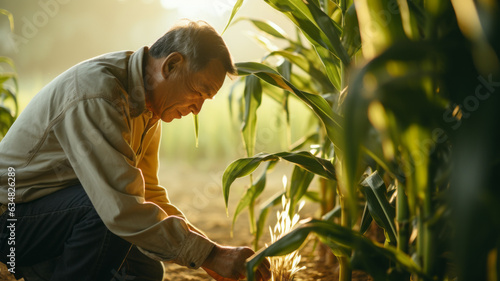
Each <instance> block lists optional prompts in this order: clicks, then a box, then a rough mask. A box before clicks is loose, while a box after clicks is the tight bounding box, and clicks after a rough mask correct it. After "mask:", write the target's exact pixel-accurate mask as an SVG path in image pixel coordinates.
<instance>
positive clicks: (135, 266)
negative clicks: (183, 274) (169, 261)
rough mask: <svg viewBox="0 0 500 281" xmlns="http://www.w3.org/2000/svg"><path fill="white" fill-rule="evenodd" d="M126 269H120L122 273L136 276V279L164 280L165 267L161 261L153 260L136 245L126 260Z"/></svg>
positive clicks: (137, 280)
mask: <svg viewBox="0 0 500 281" xmlns="http://www.w3.org/2000/svg"><path fill="white" fill-rule="evenodd" d="M124 266H126V269H122V270H120V271H121V272H122V274H126V275H127V276H130V277H135V278H134V281H162V280H163V276H164V272H165V268H164V267H163V264H162V263H161V262H160V261H156V260H153V259H151V258H149V257H147V256H146V255H144V254H143V253H142V252H141V251H140V250H139V249H137V247H136V246H135V245H134V246H133V247H132V248H131V249H130V252H129V254H128V255H127V258H126V260H125V265H124Z"/></svg>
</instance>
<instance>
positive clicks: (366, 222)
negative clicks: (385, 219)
mask: <svg viewBox="0 0 500 281" xmlns="http://www.w3.org/2000/svg"><path fill="white" fill-rule="evenodd" d="M372 221H373V218H372V216H371V215H370V211H369V210H368V204H365V209H364V210H363V215H362V216H361V223H360V227H359V233H361V234H365V233H366V231H368V229H369V228H370V225H371V223H372Z"/></svg>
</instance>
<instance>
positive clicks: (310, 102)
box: [236, 62, 344, 153]
mask: <svg viewBox="0 0 500 281" xmlns="http://www.w3.org/2000/svg"><path fill="white" fill-rule="evenodd" d="M236 67H237V69H238V74H239V75H249V74H253V75H255V76H257V77H259V78H260V79H262V80H264V81H266V82H268V83H270V84H272V85H274V86H276V87H279V88H282V89H285V90H288V91H290V92H291V93H293V94H295V96H296V97H297V98H299V99H300V100H302V101H303V102H304V103H305V104H306V105H307V106H309V107H310V108H311V109H312V110H313V112H314V113H316V115H317V116H318V117H319V119H320V120H321V121H322V122H323V124H324V125H325V129H326V131H327V134H328V137H329V138H330V140H331V141H332V142H333V143H334V145H335V147H336V149H337V153H341V152H342V150H343V147H344V144H343V140H344V139H343V137H342V132H343V128H342V126H341V125H340V124H341V123H342V117H340V116H339V115H338V114H336V113H334V112H333V110H332V108H331V107H330V105H329V104H328V102H327V101H326V100H325V99H324V98H323V97H321V96H319V95H313V94H310V93H306V92H303V91H300V90H299V89H297V88H296V87H295V86H294V85H292V84H291V83H290V82H288V81H286V80H285V79H284V78H283V77H282V76H281V75H280V74H279V73H278V72H276V71H275V70H273V69H272V68H270V67H269V66H266V65H264V64H260V63H256V62H245V63H237V64H236Z"/></svg>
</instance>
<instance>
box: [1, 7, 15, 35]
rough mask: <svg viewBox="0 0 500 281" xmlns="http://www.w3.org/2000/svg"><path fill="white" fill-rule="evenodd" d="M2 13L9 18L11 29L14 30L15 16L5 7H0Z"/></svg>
mask: <svg viewBox="0 0 500 281" xmlns="http://www.w3.org/2000/svg"><path fill="white" fill-rule="evenodd" d="M0 14H4V15H6V16H7V18H9V24H10V31H12V32H14V16H13V15H12V13H11V12H9V11H7V10H5V9H0Z"/></svg>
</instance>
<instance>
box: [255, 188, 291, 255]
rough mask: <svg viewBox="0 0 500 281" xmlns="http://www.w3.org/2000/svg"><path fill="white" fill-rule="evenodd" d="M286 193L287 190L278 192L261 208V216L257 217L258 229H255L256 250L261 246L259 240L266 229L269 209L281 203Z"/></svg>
mask: <svg viewBox="0 0 500 281" xmlns="http://www.w3.org/2000/svg"><path fill="white" fill-rule="evenodd" d="M284 194H285V192H279V193H278V194H276V195H274V196H272V197H271V198H270V199H269V200H268V201H267V202H265V203H264V204H262V207H261V208H260V214H259V218H258V219H257V223H256V225H257V229H256V231H255V240H256V242H255V243H254V245H256V246H257V247H256V249H255V250H256V251H257V249H258V248H259V247H258V245H259V244H258V242H259V240H260V238H261V237H262V234H263V233H264V229H266V220H267V217H268V215H269V211H270V210H271V208H272V207H274V206H277V205H279V204H281V198H282V197H283V195H284Z"/></svg>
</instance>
